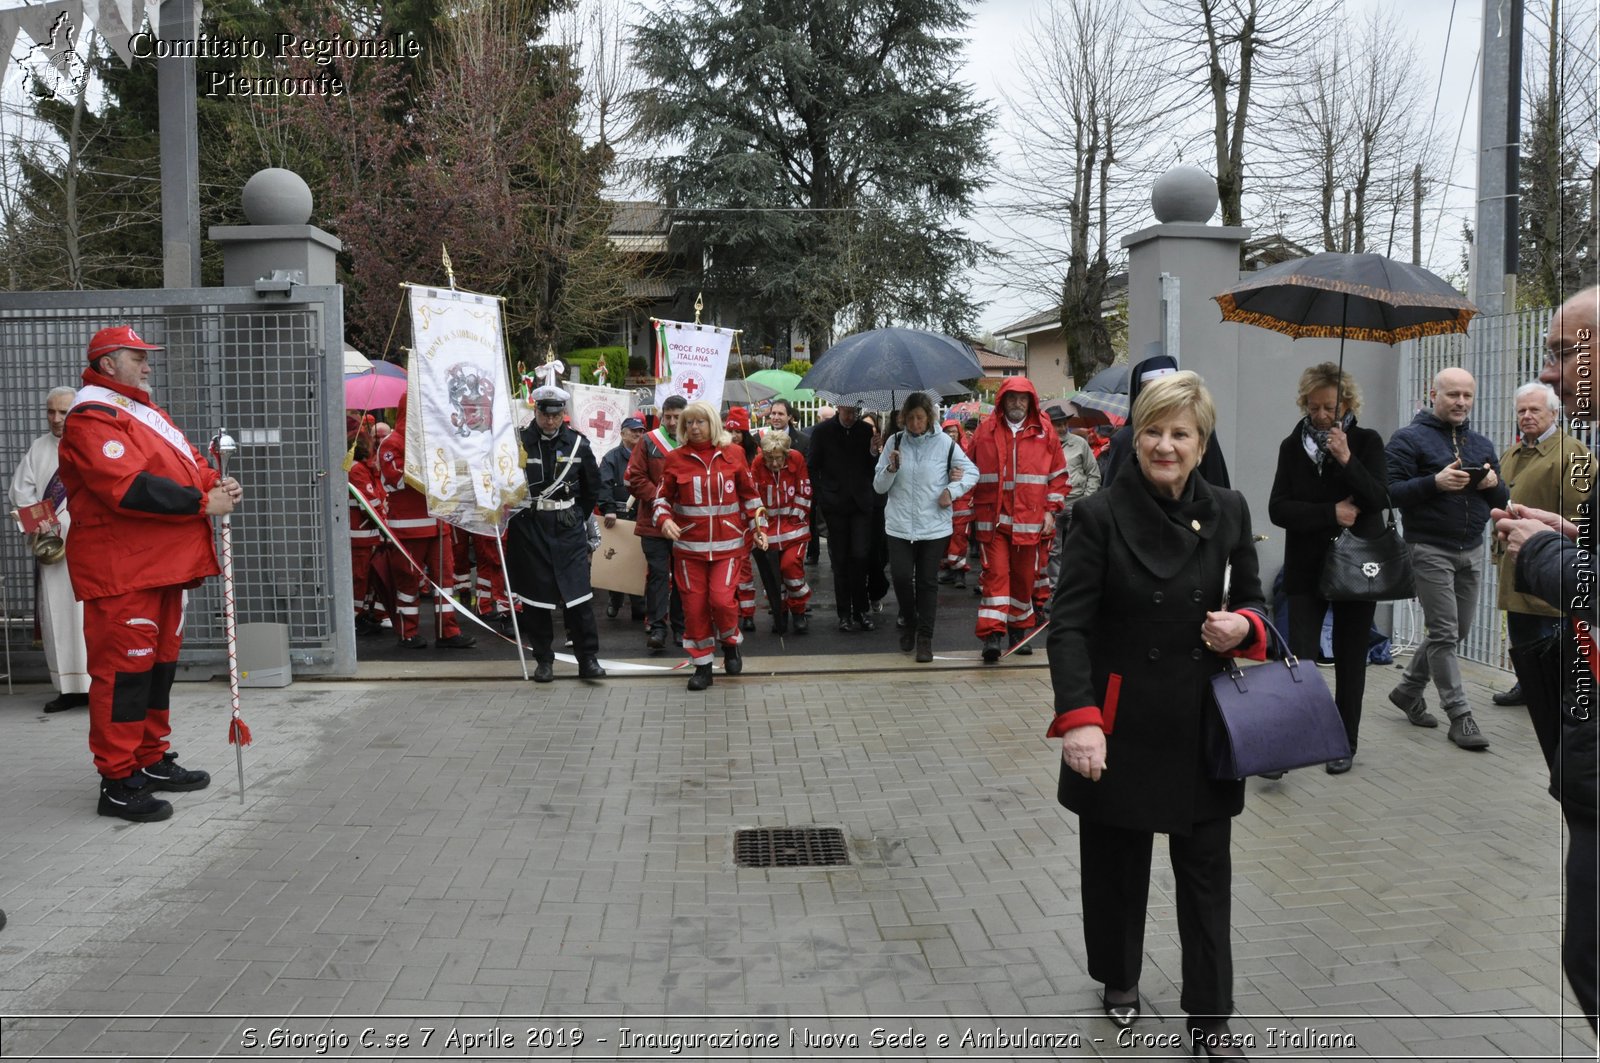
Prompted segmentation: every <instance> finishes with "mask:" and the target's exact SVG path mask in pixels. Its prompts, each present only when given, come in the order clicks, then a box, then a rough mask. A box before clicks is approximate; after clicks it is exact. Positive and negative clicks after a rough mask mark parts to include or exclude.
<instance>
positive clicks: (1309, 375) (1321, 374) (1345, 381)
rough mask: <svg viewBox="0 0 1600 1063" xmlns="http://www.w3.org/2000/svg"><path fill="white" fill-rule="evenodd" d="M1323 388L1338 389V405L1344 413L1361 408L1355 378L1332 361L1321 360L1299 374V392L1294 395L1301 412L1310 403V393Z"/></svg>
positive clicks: (1303, 411) (1359, 391)
mask: <svg viewBox="0 0 1600 1063" xmlns="http://www.w3.org/2000/svg"><path fill="white" fill-rule="evenodd" d="M1323 388H1338V389H1339V405H1341V406H1343V407H1344V412H1345V413H1356V412H1357V411H1359V410H1360V409H1361V389H1360V388H1359V387H1357V386H1356V378H1355V377H1353V376H1351V375H1350V374H1349V373H1346V372H1342V371H1341V370H1340V369H1339V367H1338V365H1337V364H1335V363H1333V362H1323V363H1322V364H1321V365H1314V366H1312V367H1311V368H1309V369H1307V370H1306V371H1305V372H1304V373H1301V374H1300V394H1298V395H1296V396H1295V402H1297V403H1299V404H1300V412H1301V413H1305V412H1306V407H1307V406H1308V405H1310V403H1311V393H1312V392H1314V391H1321V390H1322V389H1323Z"/></svg>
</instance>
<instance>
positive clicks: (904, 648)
mask: <svg viewBox="0 0 1600 1063" xmlns="http://www.w3.org/2000/svg"><path fill="white" fill-rule="evenodd" d="M916 644H917V632H916V629H915V628H909V627H903V628H901V629H900V652H901V653H910V652H911V648H912V647H913V646H915V645H916Z"/></svg>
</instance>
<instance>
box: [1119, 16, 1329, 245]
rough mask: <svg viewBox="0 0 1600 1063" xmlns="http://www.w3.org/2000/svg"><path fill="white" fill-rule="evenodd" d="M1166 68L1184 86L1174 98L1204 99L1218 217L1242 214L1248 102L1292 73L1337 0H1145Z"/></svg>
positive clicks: (1232, 221) (1235, 218)
mask: <svg viewBox="0 0 1600 1063" xmlns="http://www.w3.org/2000/svg"><path fill="white" fill-rule="evenodd" d="M1146 2H1147V4H1148V10H1149V12H1150V15H1151V17H1152V18H1153V20H1154V22H1155V24H1156V26H1157V38H1158V40H1160V41H1161V42H1162V43H1163V44H1164V46H1165V49H1166V51H1167V53H1168V57H1169V58H1170V64H1171V66H1170V68H1171V69H1172V70H1174V71H1175V72H1177V74H1178V75H1179V77H1180V78H1181V82H1182V84H1183V85H1185V86H1187V88H1186V91H1185V93H1184V96H1183V97H1182V98H1181V99H1180V101H1179V102H1180V103H1183V102H1187V103H1188V104H1189V105H1190V106H1196V105H1198V106H1200V107H1203V109H1204V110H1205V112H1206V113H1207V114H1208V115H1209V119H1210V134H1209V137H1208V143H1209V144H1210V147H1211V149H1212V153H1213V157H1214V160H1215V167H1216V178H1217V195H1218V197H1219V198H1220V199H1221V201H1222V223H1223V224H1224V225H1239V224H1241V223H1242V222H1243V219H1244V194H1245V177H1246V173H1247V168H1246V156H1247V149H1249V148H1250V147H1252V145H1253V143H1254V141H1255V137H1256V133H1255V131H1254V130H1253V126H1252V124H1251V123H1252V121H1253V120H1254V108H1255V107H1256V106H1257V105H1258V104H1259V103H1260V101H1261V99H1262V97H1263V96H1265V97H1267V98H1272V97H1273V96H1274V95H1275V94H1276V93H1278V92H1279V91H1280V90H1281V89H1282V88H1283V86H1284V85H1285V84H1287V83H1288V82H1289V81H1290V80H1291V79H1292V78H1293V76H1294V69H1295V63H1296V61H1297V59H1298V58H1299V57H1300V56H1302V55H1304V54H1305V52H1306V51H1307V50H1308V49H1309V48H1310V47H1311V46H1312V45H1313V44H1314V43H1315V41H1316V39H1317V35H1318V34H1319V33H1321V32H1322V31H1323V28H1324V24H1325V23H1326V21H1327V17H1328V15H1329V14H1330V12H1331V11H1332V10H1334V8H1335V7H1336V6H1337V0H1313V2H1310V3H1308V2H1307V0H1146Z"/></svg>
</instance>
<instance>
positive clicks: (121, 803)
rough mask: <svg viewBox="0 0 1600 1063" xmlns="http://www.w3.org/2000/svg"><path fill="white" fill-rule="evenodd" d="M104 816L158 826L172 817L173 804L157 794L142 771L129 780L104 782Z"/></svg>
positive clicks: (131, 776) (101, 801) (102, 800)
mask: <svg viewBox="0 0 1600 1063" xmlns="http://www.w3.org/2000/svg"><path fill="white" fill-rule="evenodd" d="M100 814H101V815H102V816H117V817H119V818H121V819H128V820H132V821H133V822H135V823H154V822H156V821H157V820H163V819H167V818H169V817H171V815H172V802H170V801H163V800H161V798H159V797H157V796H156V795H155V786H154V785H153V784H152V783H151V781H150V780H149V779H148V778H147V777H145V775H144V774H143V773H141V772H137V771H136V772H134V773H133V774H132V775H130V776H128V777H127V778H126V779H106V778H101V780H100Z"/></svg>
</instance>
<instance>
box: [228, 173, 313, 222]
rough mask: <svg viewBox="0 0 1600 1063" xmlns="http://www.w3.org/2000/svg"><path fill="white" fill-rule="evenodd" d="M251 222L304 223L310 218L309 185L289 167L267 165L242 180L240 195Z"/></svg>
mask: <svg viewBox="0 0 1600 1063" xmlns="http://www.w3.org/2000/svg"><path fill="white" fill-rule="evenodd" d="M240 199H241V200H242V201H243V203H244V216H245V219H246V220H247V221H249V222H250V224H251V225H304V224H306V223H307V222H308V221H310V220H311V186H310V185H308V184H306V182H305V179H304V178H303V177H301V176H300V175H299V174H297V173H295V172H294V171H293V170H285V169H281V168H280V167H277V166H269V167H268V168H267V169H265V170H260V171H258V172H257V173H256V174H255V175H254V176H253V177H251V178H250V180H248V181H246V182H245V183H244V192H243V194H242V195H241V196H240Z"/></svg>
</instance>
